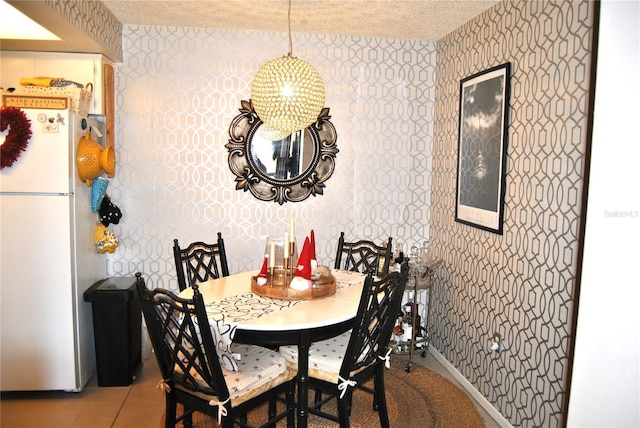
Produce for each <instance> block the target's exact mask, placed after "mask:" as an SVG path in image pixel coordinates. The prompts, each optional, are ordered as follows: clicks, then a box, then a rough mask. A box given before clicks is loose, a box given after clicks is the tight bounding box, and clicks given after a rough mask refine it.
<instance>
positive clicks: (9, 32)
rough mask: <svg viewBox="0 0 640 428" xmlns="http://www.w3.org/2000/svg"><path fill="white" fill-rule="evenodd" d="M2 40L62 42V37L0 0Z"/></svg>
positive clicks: (0, 36)
mask: <svg viewBox="0 0 640 428" xmlns="http://www.w3.org/2000/svg"><path fill="white" fill-rule="evenodd" d="M0 39H14V40H60V37H58V36H56V35H55V34H53V33H52V32H51V31H49V30H47V29H46V28H44V27H43V26H42V25H40V24H38V23H37V22H35V21H34V20H33V19H31V18H29V17H28V16H27V15H25V14H24V13H22V12H20V11H19V10H18V9H16V8H15V7H13V6H12V5H10V4H9V3H7V2H5V1H4V0H0Z"/></svg>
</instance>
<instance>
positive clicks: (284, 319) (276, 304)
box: [180, 270, 365, 427]
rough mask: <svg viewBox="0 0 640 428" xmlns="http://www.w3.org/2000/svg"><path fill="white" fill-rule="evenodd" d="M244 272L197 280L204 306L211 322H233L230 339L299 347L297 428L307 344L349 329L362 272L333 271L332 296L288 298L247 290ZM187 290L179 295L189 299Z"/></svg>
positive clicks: (303, 416) (304, 411)
mask: <svg viewBox="0 0 640 428" xmlns="http://www.w3.org/2000/svg"><path fill="white" fill-rule="evenodd" d="M257 274H258V271H247V272H242V273H239V274H234V275H230V276H227V277H221V278H218V279H214V280H210V281H206V282H203V283H200V284H199V285H198V288H199V290H200V293H201V294H202V296H203V298H204V302H205V305H206V307H207V315H208V317H209V322H210V324H211V325H212V328H214V327H213V326H214V325H218V326H219V325H220V323H223V325H225V326H226V327H228V326H231V327H232V328H233V332H232V334H231V336H232V337H231V339H232V340H233V342H238V343H249V344H255V345H262V346H269V347H273V346H281V345H297V346H298V355H299V360H298V377H297V383H298V398H297V423H296V426H297V427H306V426H307V420H308V397H309V391H308V369H309V367H308V366H309V360H308V357H309V347H310V345H311V343H312V342H316V341H319V340H325V339H328V338H330V337H334V336H337V335H339V334H341V333H343V332H345V331H347V330H349V329H350V328H351V326H352V324H353V320H354V318H355V316H356V313H357V311H358V304H359V302H360V296H361V294H362V286H363V284H364V279H365V275H364V274H361V273H358V272H348V271H342V270H332V274H333V276H334V277H335V278H336V282H337V286H336V292H335V294H333V295H331V296H327V297H322V298H318V299H313V300H296V301H287V300H279V299H272V298H268V297H262V296H258V295H256V294H254V293H253V292H252V291H251V277H252V276H255V275H257ZM192 295H193V290H192V288H191V287H188V288H186V289H185V290H184V291H182V292H181V293H180V296H181V297H187V298H189V297H191V296H192Z"/></svg>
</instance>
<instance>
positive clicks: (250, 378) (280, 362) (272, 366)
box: [176, 344, 288, 399]
mask: <svg viewBox="0 0 640 428" xmlns="http://www.w3.org/2000/svg"><path fill="white" fill-rule="evenodd" d="M231 348H232V350H233V353H234V354H239V355H240V360H239V361H237V365H238V371H231V370H227V369H226V368H224V367H223V368H222V373H223V375H224V379H225V382H226V383H227V388H228V389H229V394H230V395H231V399H234V398H236V397H238V396H240V395H243V394H246V393H247V392H249V391H250V390H253V389H255V388H258V387H260V386H262V385H264V384H267V383H268V382H270V381H271V380H273V379H275V378H277V377H278V376H280V375H281V374H282V373H284V372H286V371H287V370H288V367H287V362H286V360H285V359H284V357H283V356H282V355H280V354H278V353H277V352H274V351H271V350H270V349H267V348H263V347H261V346H255V345H241V344H233V345H231ZM176 371H179V367H178V366H176ZM192 374H193V375H194V377H195V378H196V380H197V381H198V383H200V384H201V385H202V386H205V387H206V383H205V382H204V380H202V378H201V377H200V376H199V375H198V374H197V373H192Z"/></svg>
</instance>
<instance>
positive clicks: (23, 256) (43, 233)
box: [0, 109, 106, 392]
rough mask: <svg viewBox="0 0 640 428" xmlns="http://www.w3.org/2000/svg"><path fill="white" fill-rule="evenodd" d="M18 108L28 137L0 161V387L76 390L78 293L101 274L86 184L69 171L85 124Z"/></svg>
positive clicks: (82, 329)
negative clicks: (9, 159)
mask: <svg viewBox="0 0 640 428" xmlns="http://www.w3.org/2000/svg"><path fill="white" fill-rule="evenodd" d="M22 111H23V112H24V113H25V114H26V115H27V117H28V118H29V119H30V121H31V125H30V126H31V131H32V136H31V139H30V140H29V143H28V146H27V147H26V149H25V151H24V152H22V154H21V156H20V157H19V158H18V159H17V160H16V161H15V162H14V163H13V165H12V166H10V167H5V168H3V169H0V323H1V324H0V369H1V371H0V390H2V391H43V390H63V391H76V392H77V391H80V390H82V388H83V387H84V386H85V385H86V383H87V381H88V380H89V378H90V377H91V376H92V375H93V374H94V373H95V370H96V359H95V348H94V340H93V322H92V314H91V304H90V303H87V302H85V301H84V298H83V293H84V291H85V290H86V289H87V288H89V287H90V286H91V285H92V284H94V283H95V282H96V281H98V280H100V279H103V278H104V277H105V273H106V262H105V261H104V255H100V254H99V253H98V252H97V251H96V247H95V244H94V241H93V237H94V234H95V230H96V226H97V220H98V217H97V214H96V213H94V212H92V210H91V188H90V187H88V186H87V185H86V184H85V183H83V182H81V181H80V179H79V177H78V174H77V172H76V161H75V158H76V156H75V151H76V147H77V144H78V141H79V139H80V137H81V136H82V135H84V133H85V132H86V131H87V130H88V129H90V128H89V125H88V124H87V121H86V119H84V118H82V117H80V116H77V115H76V114H75V113H73V112H72V111H70V110H48V109H22ZM2 141H4V137H3V136H0V142H2Z"/></svg>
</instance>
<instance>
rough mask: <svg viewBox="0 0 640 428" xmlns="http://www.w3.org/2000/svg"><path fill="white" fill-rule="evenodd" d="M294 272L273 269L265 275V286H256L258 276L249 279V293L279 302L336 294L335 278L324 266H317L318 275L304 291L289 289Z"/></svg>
mask: <svg viewBox="0 0 640 428" xmlns="http://www.w3.org/2000/svg"><path fill="white" fill-rule="evenodd" d="M294 273H295V270H294V269H287V270H286V275H285V269H283V268H274V269H273V274H272V275H267V283H266V284H265V285H259V284H258V276H257V275H256V276H252V277H251V291H252V292H254V293H255V294H257V295H259V296H263V297H270V298H272V299H280V300H312V299H320V298H323V297H328V296H331V295H332V294H334V293H335V292H336V278H335V277H334V276H333V275H332V274H331V271H330V270H329V268H328V267H326V266H318V274H317V275H314V277H313V279H312V280H311V286H310V287H309V288H307V289H305V290H296V289H293V288H291V287H289V283H290V282H291V280H292V279H293V277H294Z"/></svg>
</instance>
